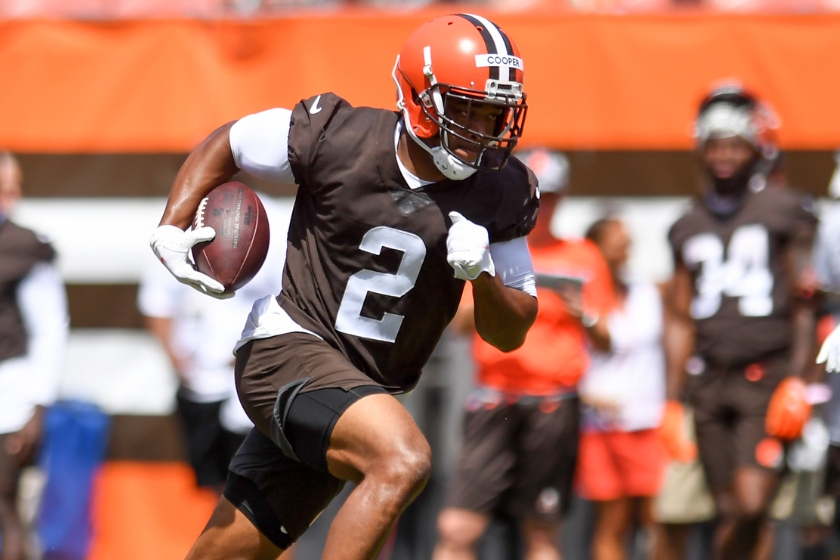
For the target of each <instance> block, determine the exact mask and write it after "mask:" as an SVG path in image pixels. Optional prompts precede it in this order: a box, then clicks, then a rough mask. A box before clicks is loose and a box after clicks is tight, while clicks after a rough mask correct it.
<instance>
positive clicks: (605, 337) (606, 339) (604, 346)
mask: <svg viewBox="0 0 840 560" xmlns="http://www.w3.org/2000/svg"><path fill="white" fill-rule="evenodd" d="M584 328H585V329H586V334H587V335H588V336H589V341H590V342H591V343H592V346H594V347H595V349H596V350H600V351H601V352H609V351H610V348H611V343H612V340H611V338H610V329H609V326H608V325H607V319H606V318H605V317H601V318H599V319H598V321H596V322H595V324H593V325H591V326H587V325H584Z"/></svg>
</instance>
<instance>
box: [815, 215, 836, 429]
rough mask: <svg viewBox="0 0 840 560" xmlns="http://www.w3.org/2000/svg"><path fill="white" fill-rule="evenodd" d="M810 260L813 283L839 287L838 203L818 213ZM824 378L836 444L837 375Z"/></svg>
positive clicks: (829, 415)
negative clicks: (811, 262) (828, 395)
mask: <svg viewBox="0 0 840 560" xmlns="http://www.w3.org/2000/svg"><path fill="white" fill-rule="evenodd" d="M813 261H814V272H815V274H816V281H817V284H819V285H821V286H824V287H827V288H830V289H832V290H836V291H840V206H835V207H834V208H832V209H831V210H828V211H827V212H826V213H825V214H823V215H821V216H820V225H819V229H818V230H817V237H816V239H815V240H814V253H813ZM832 311H833V312H834V313H836V312H837V311H836V310H832ZM826 381H827V382H828V384H829V385H830V386H831V391H832V395H833V396H832V398H831V400H830V401H829V403H828V405H827V408H826V420H827V421H828V428H829V436H830V438H831V443H832V445H840V375H838V374H830V375H828V376H826Z"/></svg>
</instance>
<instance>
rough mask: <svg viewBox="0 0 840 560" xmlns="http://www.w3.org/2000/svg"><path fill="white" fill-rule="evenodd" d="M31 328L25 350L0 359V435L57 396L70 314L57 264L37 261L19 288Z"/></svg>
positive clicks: (19, 425) (23, 312) (21, 306)
mask: <svg viewBox="0 0 840 560" xmlns="http://www.w3.org/2000/svg"><path fill="white" fill-rule="evenodd" d="M17 304H18V308H19V309H20V314H21V316H22V317H23V323H24V327H25V328H26V332H27V342H26V346H27V350H26V354H25V355H23V356H20V357H17V358H11V359H9V360H4V361H3V362H0V434H2V433H9V432H16V431H17V430H19V429H21V428H22V427H23V426H24V424H26V422H27V421H28V420H29V419H30V418H31V417H32V414H33V412H34V410H35V407H36V406H38V405H49V404H52V403H53V402H54V401H55V399H56V396H57V395H58V388H59V384H60V383H61V372H62V367H63V364H64V350H65V348H66V345H67V334H68V329H69V324H70V319H69V316H68V314H67V294H66V292H65V290H64V282H63V280H62V279H61V275H60V274H59V273H58V271H57V270H56V268H55V267H54V266H53V265H52V264H49V263H38V264H36V265H35V266H34V267H33V268H32V270H31V271H30V272H29V274H27V275H26V277H24V279H23V280H22V281H21V283H20V284H19V285H18V288H17Z"/></svg>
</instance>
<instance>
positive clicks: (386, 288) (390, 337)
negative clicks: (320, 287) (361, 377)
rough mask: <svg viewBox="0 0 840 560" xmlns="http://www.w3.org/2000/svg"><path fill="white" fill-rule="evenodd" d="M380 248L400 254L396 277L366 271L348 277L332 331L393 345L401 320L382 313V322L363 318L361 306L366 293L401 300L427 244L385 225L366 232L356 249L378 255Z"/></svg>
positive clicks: (395, 316) (412, 283)
mask: <svg viewBox="0 0 840 560" xmlns="http://www.w3.org/2000/svg"><path fill="white" fill-rule="evenodd" d="M383 247H388V248H389V249H395V250H397V251H402V252H403V257H402V261H400V266H399V268H398V269H397V272H396V274H387V273H384V272H374V271H372V270H367V269H365V270H360V271H359V272H357V273H356V274H354V275H353V276H351V277H350V280H349V281H348V282H347V288H346V289H345V291H344V297H343V298H342V299H341V305H340V306H339V308H338V315H337V316H336V319H335V328H336V330H338V331H340V332H343V333H345V334H350V335H354V336H358V337H361V338H370V339H373V340H381V341H384V342H394V341H395V340H397V334H398V333H399V332H400V326H401V325H402V322H403V319H404V317H403V316H402V315H397V314H394V313H388V312H385V313H383V315H382V319H371V318H370V317H363V316H362V306H363V305H364V304H365V297H367V294H368V292H373V293H375V294H382V295H385V296H391V297H402V296H404V295H405V294H407V293H408V292H409V291H411V289H412V288H413V287H414V283H415V282H417V276H418V275H419V274H420V267H421V266H423V260H424V259H425V258H426V245H425V244H424V243H423V240H422V239H420V238H419V237H418V236H416V235H414V234H413V233H408V232H405V231H400V230H398V229H393V228H389V227H385V226H379V227H375V228H373V229H371V230H370V231H368V232H367V233H366V234H365V236H364V237H362V242H361V244H360V245H359V249H361V250H362V251H365V252H367V253H372V254H374V255H378V254H380V252H381V251H382V248H383Z"/></svg>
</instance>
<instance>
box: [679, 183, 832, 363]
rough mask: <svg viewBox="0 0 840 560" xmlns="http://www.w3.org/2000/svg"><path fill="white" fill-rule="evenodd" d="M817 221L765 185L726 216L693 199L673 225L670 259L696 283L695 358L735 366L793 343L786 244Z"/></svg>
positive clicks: (803, 203)
mask: <svg viewBox="0 0 840 560" xmlns="http://www.w3.org/2000/svg"><path fill="white" fill-rule="evenodd" d="M815 225H816V219H815V217H814V215H813V213H812V212H811V210H810V200H809V199H806V198H804V197H802V196H800V195H798V194H796V193H794V192H793V191H790V190H788V189H784V188H765V189H763V190H761V191H759V192H757V193H753V194H750V195H749V196H748V198H747V200H746V201H744V203H743V205H742V206H741V207H740V208H739V209H738V210H737V211H735V212H734V213H733V214H731V215H729V216H726V217H721V216H718V215H716V214H714V213H712V212H711V211H710V210H708V209H707V208H706V207H705V206H704V205H703V204H701V203H697V204H695V206H694V208H693V209H692V210H691V211H689V212H688V214H686V215H685V216H683V217H682V218H681V219H679V220H678V221H677V222H676V223H675V224H674V225H673V226H672V227H671V231H670V233H669V240H670V243H671V248H672V250H673V252H674V259H675V262H677V263H682V264H684V265H685V266H686V267H687V268H688V270H689V271H690V272H691V275H692V278H693V280H694V297H693V298H692V301H691V316H692V317H693V318H694V319H695V321H696V328H697V339H696V352H697V353H698V354H699V355H701V356H703V357H704V358H707V359H709V360H710V361H712V362H714V363H717V364H721V365H738V364H746V363H750V362H754V361H758V360H761V359H762V358H764V357H765V356H767V355H768V354H771V353H774V352H777V351H781V350H785V349H787V348H788V347H789V346H790V345H791V342H792V332H793V331H792V323H791V290H792V286H791V281H792V277H791V276H792V275H791V274H790V273H789V272H788V271H787V268H786V267H787V264H786V261H787V253H788V249H789V247H790V244H791V242H792V241H793V240H794V239H795V238H796V237H797V236H799V235H803V234H808V233H809V232H811V231H813V229H814V227H815Z"/></svg>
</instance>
